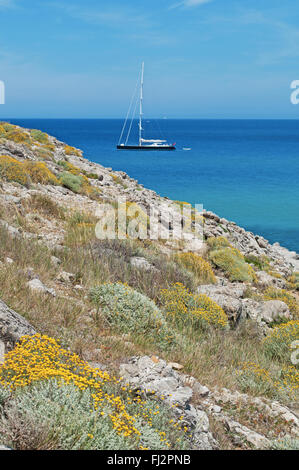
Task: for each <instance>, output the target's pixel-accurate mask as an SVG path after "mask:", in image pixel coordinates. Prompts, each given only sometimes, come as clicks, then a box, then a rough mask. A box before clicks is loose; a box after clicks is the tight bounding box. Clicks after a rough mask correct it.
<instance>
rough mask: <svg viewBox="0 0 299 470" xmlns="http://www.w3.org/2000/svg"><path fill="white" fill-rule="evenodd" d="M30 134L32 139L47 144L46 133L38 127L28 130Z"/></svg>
mask: <svg viewBox="0 0 299 470" xmlns="http://www.w3.org/2000/svg"><path fill="white" fill-rule="evenodd" d="M30 135H31V137H32V138H33V140H35V141H37V142H39V143H41V144H47V143H48V142H49V139H48V135H47V134H46V133H45V132H42V131H40V130H38V129H32V130H31V131H30Z"/></svg>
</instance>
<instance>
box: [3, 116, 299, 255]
mask: <svg viewBox="0 0 299 470" xmlns="http://www.w3.org/2000/svg"><path fill="white" fill-rule="evenodd" d="M10 122H12V123H14V124H18V125H21V126H25V127H30V128H37V129H42V130H43V131H45V132H48V133H49V134H51V135H54V136H56V137H57V138H58V139H60V140H63V141H64V142H67V143H68V144H70V145H73V146H75V147H79V148H81V149H82V150H83V151H84V154H85V157H87V158H88V159H90V160H92V161H94V162H98V163H101V164H102V165H104V166H108V167H112V168H113V169H114V170H124V171H125V172H127V173H128V174H129V175H130V176H132V177H133V178H136V179H137V180H138V181H139V182H140V183H142V184H144V186H146V187H148V188H151V189H154V190H155V191H157V192H158V193H159V194H161V195H163V196H168V197H169V198H171V199H176V200H182V201H187V202H190V203H192V204H195V203H197V204H203V205H204V208H206V209H207V210H212V211H213V212H216V213H217V214H219V215H220V216H222V217H225V218H227V219H229V220H233V221H235V222H236V223H237V224H238V225H241V226H242V227H244V228H246V229H247V230H251V231H253V232H255V233H258V234H261V235H263V236H264V237H265V238H267V239H268V240H270V241H271V242H275V241H279V242H280V243H281V244H282V245H284V246H286V247H288V248H289V249H293V250H296V251H297V252H299V121H297V120H181V119H177V120H176V119H163V120H148V121H146V120H145V122H144V128H145V129H147V133H146V134H145V137H147V138H161V136H162V138H163V137H165V138H167V139H169V141H170V142H176V144H177V150H176V151H174V152H157V151H156V152H136V151H135V152H134V151H117V150H116V148H115V146H116V144H117V142H118V139H119V135H120V131H121V128H122V124H123V121H122V120H120V119H92V120H88V119H84V120H68V119H51V120H43V119H10ZM133 130H134V132H133V133H132V141H134V140H135V142H136V141H137V125H136V123H135V122H134V123H133ZM184 147H185V148H186V147H187V148H191V150H189V151H186V150H183V148H184Z"/></svg>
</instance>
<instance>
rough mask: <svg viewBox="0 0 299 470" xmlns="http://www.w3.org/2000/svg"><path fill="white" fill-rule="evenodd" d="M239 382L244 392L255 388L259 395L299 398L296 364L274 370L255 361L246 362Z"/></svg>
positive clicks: (298, 377)
mask: <svg viewBox="0 0 299 470" xmlns="http://www.w3.org/2000/svg"><path fill="white" fill-rule="evenodd" d="M238 382H239V385H240V386H241V389H242V391H244V392H247V391H248V390H251V391H252V390H254V391H255V393H256V394H258V395H267V396H269V397H271V398H275V399H282V400H289V399H291V400H296V399H298V391H299V370H298V369H297V368H296V367H294V366H287V367H283V368H281V369H279V370H276V371H275V372H273V371H270V370H267V369H265V368H263V367H262V366H261V365H259V364H256V363H254V362H246V363H244V364H243V365H242V368H241V370H240V375H239V377H238Z"/></svg>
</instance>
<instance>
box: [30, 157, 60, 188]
mask: <svg viewBox="0 0 299 470" xmlns="http://www.w3.org/2000/svg"><path fill="white" fill-rule="evenodd" d="M24 167H25V171H26V173H27V174H28V175H29V176H30V179H31V181H32V182H33V183H40V184H54V185H58V184H59V181H58V179H57V178H56V176H55V175H54V174H53V173H52V172H51V171H50V170H49V168H48V167H47V166H46V165H45V163H43V162H25V163H24Z"/></svg>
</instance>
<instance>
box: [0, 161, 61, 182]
mask: <svg viewBox="0 0 299 470" xmlns="http://www.w3.org/2000/svg"><path fill="white" fill-rule="evenodd" d="M0 176H1V177H2V178H3V179H6V180H7V181H15V182H16V183H20V184H22V185H26V184H29V183H30V182H32V183H41V184H59V182H58V179H57V178H56V176H55V175H54V174H53V173H52V172H51V171H50V170H49V169H48V167H47V166H46V165H45V164H44V163H43V162H24V163H22V162H20V161H18V160H16V159H15V158H12V157H9V156H6V155H0Z"/></svg>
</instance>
